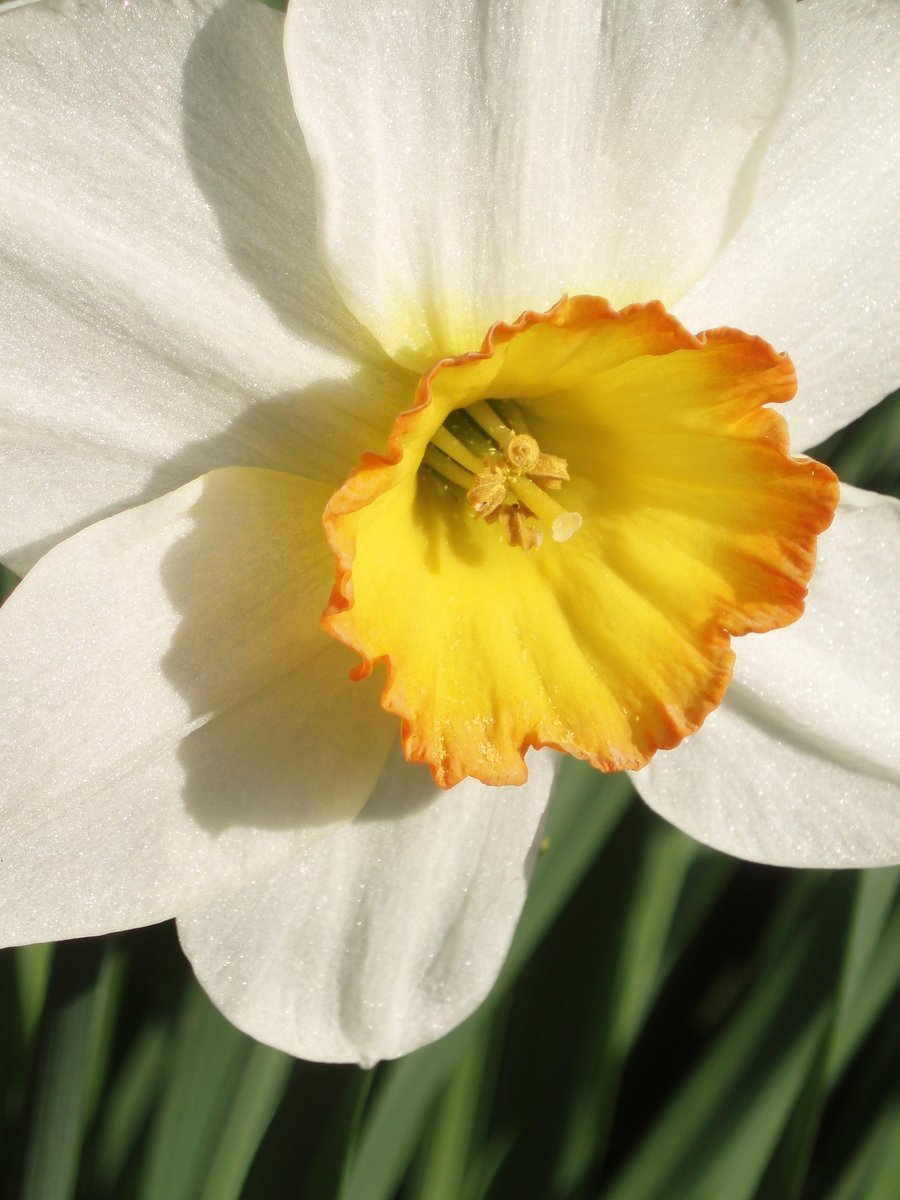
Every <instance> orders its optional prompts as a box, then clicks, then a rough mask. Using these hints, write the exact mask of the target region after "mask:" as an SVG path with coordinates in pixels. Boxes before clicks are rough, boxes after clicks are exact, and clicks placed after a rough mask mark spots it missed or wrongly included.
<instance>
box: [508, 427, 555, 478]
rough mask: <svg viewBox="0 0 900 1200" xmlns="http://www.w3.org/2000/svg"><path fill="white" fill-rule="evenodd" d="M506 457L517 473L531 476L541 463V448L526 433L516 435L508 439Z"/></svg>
mask: <svg viewBox="0 0 900 1200" xmlns="http://www.w3.org/2000/svg"><path fill="white" fill-rule="evenodd" d="M506 457H507V459H508V460H509V462H510V463H511V465H512V466H514V467H515V469H516V470H517V471H520V472H521V473H522V474H523V475H533V474H534V471H535V468H536V467H537V465H538V463H539V462H540V461H541V448H540V446H539V445H538V444H537V442H536V441H535V440H534V438H533V437H530V436H529V435H528V434H527V433H517V434H515V435H514V436H513V437H511V438H510V439H509V443H508V444H507V447H506ZM545 457H546V455H545Z"/></svg>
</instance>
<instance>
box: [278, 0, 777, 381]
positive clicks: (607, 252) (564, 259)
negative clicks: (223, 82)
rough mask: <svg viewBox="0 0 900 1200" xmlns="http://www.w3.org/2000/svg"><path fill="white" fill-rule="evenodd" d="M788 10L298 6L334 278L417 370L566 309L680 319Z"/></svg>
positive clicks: (766, 107)
mask: <svg viewBox="0 0 900 1200" xmlns="http://www.w3.org/2000/svg"><path fill="white" fill-rule="evenodd" d="M792 10H793V5H792V4H784V3H781V2H780V0H779V2H778V3H776V4H768V3H759V2H757V0H751V2H749V3H744V4H740V5H738V4H734V5H724V4H715V5H713V4H709V3H706V2H704V0H697V2H688V3H681V4H677V5H673V4H670V3H668V2H667V0H643V2H642V3H640V4H634V3H633V0H612V2H607V3H603V4H599V3H596V0H573V2H571V3H566V4H553V3H547V0H495V2H485V0H444V2H442V3H429V4H422V3H418V2H417V0H398V2H397V3H391V4H388V3H374V4H373V3H372V2H371V0H353V2H348V0H316V2H315V3H313V2H312V0H293V2H292V3H291V4H290V5H289V8H288V15H287V25H286V30H285V38H286V42H285V46H286V54H287V63H288V72H289V75H290V80H291V89H292V92H293V95H294V101H295V104H296V107H297V111H298V114H299V116H300V122H301V125H302V126H303V131H304V134H305V136H306V140H307V144H308V146H309V149H310V154H311V156H312V159H313V163H314V165H315V169H316V172H317V177H318V184H319V196H320V204H321V211H320V216H321V228H322V234H323V241H324V246H325V250H326V253H327V257H328V263H329V265H330V268H331V272H332V274H333V276H334V278H335V280H336V281H337V282H338V285H339V287H340V288H341V290H342V293H343V295H344V296H345V298H346V300H347V303H348V305H349V307H350V308H351V309H352V311H353V312H355V313H356V315H357V316H358V317H359V318H360V320H361V321H363V323H364V324H365V325H366V326H367V327H368V328H369V329H371V330H372V331H373V332H374V333H375V334H376V336H377V337H378V338H379V339H380V341H381V342H382V344H383V345H384V346H385V348H386V349H387V350H388V352H389V353H390V354H392V355H394V356H395V357H397V358H398V360H399V361H401V362H406V363H408V364H411V365H416V366H418V367H421V366H423V365H424V364H425V363H426V362H428V361H430V360H433V359H434V357H436V356H437V355H439V354H442V353H450V352H456V353H459V352H462V351H467V350H471V349H476V348H477V347H478V346H479V345H480V343H481V339H482V338H483V336H484V334H485V332H486V331H487V328H488V326H489V325H491V324H492V323H493V322H494V321H498V320H512V319H513V318H514V317H516V316H517V315H518V313H519V312H520V311H521V310H522V309H525V308H531V309H543V308H546V307H547V306H549V305H550V304H552V303H553V302H555V301H556V300H558V299H559V297H560V296H561V295H562V293H563V292H570V293H574V292H593V293H597V294H601V295H606V296H608V297H610V299H612V300H613V301H614V302H622V303H627V302H630V301H633V300H646V299H649V298H651V297H657V298H660V299H663V300H665V299H667V298H668V299H671V298H674V297H677V296H678V295H680V294H681V293H682V292H683V291H684V290H685V288H686V287H688V286H689V285H690V284H691V283H692V282H694V281H695V280H696V279H698V278H699V277H700V275H701V274H702V273H703V272H704V271H705V270H706V268H707V266H708V264H709V263H710V261H711V260H712V257H713V255H714V254H715V253H716V252H717V251H718V249H719V248H720V247H721V245H722V244H723V240H724V239H727V238H728V237H729V236H730V235H731V234H732V233H733V232H734V229H735V228H736V227H737V224H738V223H739V221H740V219H741V218H742V217H743V215H744V212H745V210H746V204H747V203H748V201H749V199H750V197H751V195H752V185H753V182H754V179H755V174H756V170H757V167H758V164H759V161H760V159H761V155H762V151H763V150H764V147H765V143H766V141H767V138H768V134H769V131H770V128H771V125H772V123H773V122H774V120H775V119H776V118H777V116H778V114H779V113H780V111H781V107H782V105H783V103H784V102H785V100H786V96H787V85H788V81H789V76H790V74H791V65H792V56H793V13H792Z"/></svg>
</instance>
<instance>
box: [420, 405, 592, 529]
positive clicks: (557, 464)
mask: <svg viewBox="0 0 900 1200" xmlns="http://www.w3.org/2000/svg"><path fill="white" fill-rule="evenodd" d="M422 464H423V467H424V468H426V469H430V470H432V471H434V472H435V473H436V474H438V475H439V476H440V477H441V478H442V479H446V480H447V481H448V482H449V483H452V484H455V485H456V486H457V487H460V488H462V489H464V491H465V493H466V501H467V503H468V505H469V507H470V509H471V511H472V514H473V515H474V516H475V517H480V518H481V519H482V520H484V521H486V522H487V523H488V524H491V523H493V522H496V523H497V525H498V527H499V529H500V531H501V533H502V535H503V538H504V540H505V541H506V543H507V545H510V546H518V547H520V548H521V549H523V550H532V549H534V548H535V547H537V546H540V544H541V542H542V541H543V536H544V535H543V530H542V528H541V526H542V525H543V526H545V527H547V528H548V529H549V530H550V533H551V536H552V538H553V540H554V541H556V542H565V541H568V539H569V538H570V537H571V536H572V534H573V533H577V531H578V530H579V529H580V528H581V515H580V514H579V513H577V512H569V511H568V510H566V509H565V508H563V507H562V505H561V504H558V503H557V502H556V501H555V500H554V499H553V497H552V496H548V495H547V493H548V492H549V491H557V490H559V489H560V488H561V487H562V485H563V483H565V482H566V481H567V480H568V478H569V468H568V464H567V463H566V460H565V459H564V458H560V457H559V455H556V454H544V453H543V452H542V450H541V447H540V445H539V444H538V441H537V439H536V438H535V437H533V436H532V435H531V434H530V433H529V432H528V428H527V425H526V423H525V416H524V414H523V412H522V408H521V405H519V404H517V403H516V402H515V401H507V402H502V401H500V402H498V401H489V400H476V401H475V403H474V404H470V405H469V406H468V408H465V409H457V410H455V411H454V412H453V413H451V414H450V416H449V417H448V418H447V420H446V421H445V422H444V424H443V425H441V427H440V429H438V430H437V431H436V433H434V435H433V436H432V438H431V440H430V442H429V443H428V446H427V447H426V449H425V454H424V455H423V457H422Z"/></svg>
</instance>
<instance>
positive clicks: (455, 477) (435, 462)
mask: <svg viewBox="0 0 900 1200" xmlns="http://www.w3.org/2000/svg"><path fill="white" fill-rule="evenodd" d="M422 462H423V463H424V464H425V466H426V467H431V469H432V471H435V472H436V473H437V474H438V475H440V476H441V477H442V478H443V479H446V480H448V481H449V482H450V483H455V484H457V485H458V486H459V487H461V488H465V489H466V491H468V490H469V488H470V487H471V486H472V484H473V483H474V482H475V478H476V477H475V476H474V475H473V474H472V472H471V471H467V470H466V469H465V467H461V466H460V465H459V463H455V462H454V461H453V459H452V458H448V457H447V455H446V454H442V453H441V452H440V450H437V449H435V447H434V446H432V445H430V444H429V445H428V446H426V447H425V453H424V455H423V456H422Z"/></svg>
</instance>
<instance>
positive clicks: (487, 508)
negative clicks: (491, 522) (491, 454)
mask: <svg viewBox="0 0 900 1200" xmlns="http://www.w3.org/2000/svg"><path fill="white" fill-rule="evenodd" d="M506 491H507V484H506V476H505V475H504V474H503V472H502V471H501V470H500V469H499V468H498V467H488V469H487V470H486V471H482V472H481V474H480V475H479V476H478V478H477V479H476V480H475V483H474V486H473V487H472V488H470V490H469V491H468V492H467V493H466V499H467V500H468V502H469V503H470V504H471V505H472V508H474V510H475V512H476V513H477V514H478V516H479V517H489V516H490V515H491V513H493V512H496V511H497V509H498V508H499V507H500V505H501V504H502V503H503V502H504V500H505V499H506Z"/></svg>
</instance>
